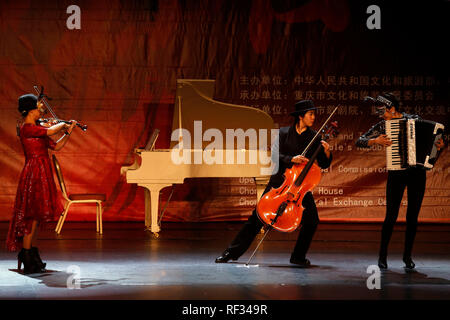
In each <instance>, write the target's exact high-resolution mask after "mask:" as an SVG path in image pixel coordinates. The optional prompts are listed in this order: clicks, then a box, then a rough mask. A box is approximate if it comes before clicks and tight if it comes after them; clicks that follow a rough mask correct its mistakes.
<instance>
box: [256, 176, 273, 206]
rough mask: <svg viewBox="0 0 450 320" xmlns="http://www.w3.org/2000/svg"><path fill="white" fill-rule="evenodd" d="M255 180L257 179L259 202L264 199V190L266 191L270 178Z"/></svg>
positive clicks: (257, 197)
mask: <svg viewBox="0 0 450 320" xmlns="http://www.w3.org/2000/svg"><path fill="white" fill-rule="evenodd" d="M254 179H255V184H256V201H257V202H258V201H259V199H261V197H262V194H263V192H264V189H266V186H267V184H268V183H269V180H270V176H269V177H256V178H254Z"/></svg>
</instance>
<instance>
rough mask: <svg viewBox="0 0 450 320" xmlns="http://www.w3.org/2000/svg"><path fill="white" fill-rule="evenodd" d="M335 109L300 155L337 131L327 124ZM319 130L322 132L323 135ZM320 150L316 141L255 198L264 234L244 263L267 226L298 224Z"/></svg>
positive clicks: (334, 125)
mask: <svg viewBox="0 0 450 320" xmlns="http://www.w3.org/2000/svg"><path fill="white" fill-rule="evenodd" d="M337 109H338V107H336V108H335V109H334V110H333V112H332V113H331V115H330V116H329V117H328V119H327V120H326V121H325V122H324V124H323V125H322V127H321V128H320V129H319V131H317V133H316V135H315V136H314V138H313V139H312V140H311V141H310V143H309V144H308V146H307V147H306V148H305V150H304V151H303V153H302V156H305V155H306V153H307V152H308V151H309V149H310V148H311V147H312V146H313V145H314V144H315V143H316V142H317V141H320V140H325V141H326V140H328V139H329V138H330V137H332V136H335V135H336V134H337V122H336V121H334V122H332V123H330V126H327V123H328V122H329V121H330V119H331V117H332V116H333V115H334V113H335V112H336V111H337ZM320 134H323V137H321V136H320ZM319 139H320V140H319ZM322 150H323V146H322V144H319V146H318V147H317V148H316V150H315V151H314V153H313V155H312V156H311V158H310V159H309V161H308V162H303V163H296V164H294V165H293V166H292V167H291V168H287V169H286V171H285V173H284V177H285V180H284V182H283V184H282V185H281V186H280V187H278V188H272V189H271V190H270V191H268V192H267V193H265V194H264V195H263V196H262V197H261V199H260V200H259V201H258V204H257V206H256V213H257V215H258V218H259V219H260V220H261V222H263V224H264V225H265V232H264V237H263V238H262V239H261V240H260V242H259V243H258V246H257V247H256V249H255V250H254V251H253V254H252V255H251V256H250V259H249V260H248V262H247V263H246V265H247V266H248V264H249V263H250V261H251V259H252V258H253V256H254V254H255V253H256V251H257V250H258V248H259V246H260V245H261V243H262V241H263V240H264V238H265V237H266V236H267V234H268V232H269V231H270V230H271V229H276V230H278V231H281V232H292V231H295V230H296V229H297V228H298V227H299V226H300V223H301V221H302V216H303V210H304V208H303V206H302V201H303V198H304V196H305V195H306V193H307V192H310V191H311V190H313V189H314V187H315V186H316V185H317V184H319V182H320V178H321V171H320V168H319V166H318V165H317V164H315V163H314V161H315V160H316V158H317V155H318V154H319V152H321V151H322Z"/></svg>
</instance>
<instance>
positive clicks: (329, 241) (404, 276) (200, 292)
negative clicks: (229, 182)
mask: <svg viewBox="0 0 450 320" xmlns="http://www.w3.org/2000/svg"><path fill="white" fill-rule="evenodd" d="M242 223H243V222H237V223H231V222H223V223H169V222H164V223H163V225H162V231H161V233H160V237H159V238H158V239H154V238H153V237H152V235H151V234H150V233H148V232H145V231H144V228H143V223H104V226H103V232H104V234H103V235H102V236H100V235H98V234H96V232H95V223H73V222H72V223H70V222H67V223H66V224H65V225H64V227H63V229H62V233H61V235H59V236H58V235H56V234H55V233H54V232H53V230H43V231H41V232H40V236H39V243H38V246H39V248H40V250H41V256H42V258H43V260H44V261H45V262H47V269H48V271H47V272H46V273H44V274H34V275H23V274H21V273H20V272H18V270H17V269H16V268H17V258H16V257H17V253H10V252H6V251H5V249H4V247H5V238H6V232H7V227H8V224H7V223H0V240H1V241H0V245H1V250H0V299H88V300H92V299H151V300H160V299H164V300H180V299H181V300H266V299H268V300H303V299H314V300H315V299H338V300H348V299H350V300H355V299H358V300H360V299H362V300H366V299H367V300H385V299H388V300H390V299H406V300H410V299H433V300H436V299H438V300H441V299H445V300H447V299H450V232H449V231H450V225H448V224H447V225H445V224H441V225H436V224H421V225H419V228H418V233H417V236H416V243H415V247H414V256H413V259H414V261H415V263H416V269H415V270H414V271H413V272H406V271H405V270H404V269H403V262H402V261H401V254H402V249H403V236H404V225H402V224H398V225H397V226H396V228H395V230H394V234H393V237H392V240H391V245H390V248H389V256H388V265H389V269H388V270H387V271H384V272H381V274H380V278H379V279H380V282H379V285H380V286H379V287H380V289H377V288H376V286H377V279H376V273H368V267H369V266H371V265H376V263H377V251H378V244H379V235H380V230H381V225H380V224H343V223H321V224H320V225H319V228H318V231H317V233H316V235H315V238H314V241H313V243H312V245H311V248H310V252H309V255H308V258H309V259H310V260H311V263H312V266H311V267H310V268H307V269H303V268H299V267H297V266H295V265H292V264H290V263H289V258H290V253H291V250H292V249H293V247H294V244H295V239H296V235H297V234H296V233H292V234H283V233H279V232H277V231H272V232H271V233H270V234H269V235H268V237H267V238H266V240H265V241H264V243H263V244H262V245H261V247H260V249H259V251H258V252H257V254H256V255H255V257H254V258H253V260H252V262H251V264H250V265H249V266H248V267H247V266H246V264H245V263H246V262H247V260H248V258H249V256H250V254H251V252H252V250H253V248H254V247H255V246H256V241H255V242H254V243H253V245H252V247H251V248H250V250H249V251H248V252H247V253H246V254H245V255H244V256H242V257H241V259H240V260H238V261H236V262H231V263H230V262H229V263H227V264H216V263H214V260H215V258H216V257H217V256H218V255H219V254H220V253H221V252H222V251H223V250H224V249H225V248H226V246H227V244H228V243H229V242H230V241H231V240H232V238H233V237H234V236H235V235H236V233H237V232H238V231H239V229H240V227H241V226H242ZM258 237H260V236H258ZM258 239H259V238H258ZM77 276H79V279H77ZM371 276H372V278H371V279H369V277H371ZM368 279H369V281H368ZM368 282H369V283H370V284H372V285H373V286H375V288H373V289H369V288H368V284H367V283H368ZM71 288H72V289H71Z"/></svg>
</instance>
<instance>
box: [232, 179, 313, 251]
mask: <svg viewBox="0 0 450 320" xmlns="http://www.w3.org/2000/svg"><path fill="white" fill-rule="evenodd" d="M271 188H272V186H270V185H268V186H267V187H266V189H265V190H264V193H266V192H268V191H270V189H271ZM264 193H263V194H264ZM302 205H303V207H304V208H305V210H304V211H303V217H302V221H301V228H300V232H299V234H298V237H297V243H296V244H295V247H294V251H293V252H292V257H295V258H298V259H302V258H305V255H306V252H307V251H308V249H309V246H310V244H311V241H312V239H313V236H314V233H315V232H316V229H317V225H318V223H319V215H318V213H317V208H316V204H315V202H314V198H313V196H312V194H311V192H308V193H307V194H306V195H305V196H304V198H303V202H302ZM263 226H264V224H263V223H262V222H261V220H260V219H259V218H258V216H257V213H256V208H255V209H254V210H253V213H252V215H251V216H250V217H249V218H248V220H247V221H246V222H245V223H244V226H243V227H242V228H241V230H240V231H239V233H238V234H237V235H236V237H235V238H234V240H233V241H232V242H231V243H230V244H229V246H228V248H227V250H228V251H229V252H230V256H231V257H232V258H233V259H237V258H239V257H240V256H241V255H243V254H244V253H245V252H246V251H247V249H248V248H249V247H250V245H251V244H252V242H253V240H254V239H255V237H256V235H257V234H258V233H259V232H260V231H261V228H262V227H263Z"/></svg>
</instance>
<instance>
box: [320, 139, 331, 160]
mask: <svg viewBox="0 0 450 320" xmlns="http://www.w3.org/2000/svg"><path fill="white" fill-rule="evenodd" d="M320 143H321V144H322V146H323V151H324V152H325V154H326V155H327V158H329V157H330V145H329V144H328V143H327V142H326V141H323V140H321V141H320Z"/></svg>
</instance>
